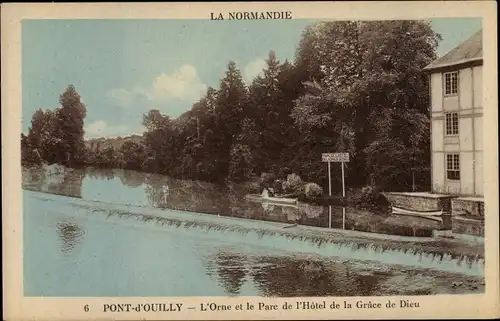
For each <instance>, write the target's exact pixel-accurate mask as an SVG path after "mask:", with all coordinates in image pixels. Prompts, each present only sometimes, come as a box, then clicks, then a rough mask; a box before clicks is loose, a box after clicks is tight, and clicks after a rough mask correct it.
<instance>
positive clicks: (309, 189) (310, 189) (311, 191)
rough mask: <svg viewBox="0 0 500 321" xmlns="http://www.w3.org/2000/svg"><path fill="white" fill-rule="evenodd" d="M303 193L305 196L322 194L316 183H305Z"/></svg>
mask: <svg viewBox="0 0 500 321" xmlns="http://www.w3.org/2000/svg"><path fill="white" fill-rule="evenodd" d="M305 193H306V196H307V197H318V196H322V195H323V189H322V188H321V186H319V185H318V184H316V183H307V184H306V186H305Z"/></svg>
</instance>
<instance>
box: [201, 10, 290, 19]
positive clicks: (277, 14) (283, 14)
mask: <svg viewBox="0 0 500 321" xmlns="http://www.w3.org/2000/svg"><path fill="white" fill-rule="evenodd" d="M287 19H292V12H291V11H266V12H247V11H242V12H228V13H222V12H210V20H287Z"/></svg>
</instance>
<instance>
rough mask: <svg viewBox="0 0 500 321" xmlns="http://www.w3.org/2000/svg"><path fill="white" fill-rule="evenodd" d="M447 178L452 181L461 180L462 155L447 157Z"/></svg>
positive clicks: (449, 155)
mask: <svg viewBox="0 0 500 321" xmlns="http://www.w3.org/2000/svg"><path fill="white" fill-rule="evenodd" d="M446 178H447V179H450V180H459V179H460V155H459V154H448V155H446Z"/></svg>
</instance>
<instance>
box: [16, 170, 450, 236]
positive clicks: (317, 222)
mask: <svg viewBox="0 0 500 321" xmlns="http://www.w3.org/2000/svg"><path fill="white" fill-rule="evenodd" d="M84 178H85V179H84ZM82 185H83V186H82ZM23 187H24V188H26V189H31V190H36V191H42V192H47V193H54V194H60V195H65V196H72V197H82V198H84V199H90V200H99V201H106V202H125V203H126V204H130V205H137V206H146V205H147V206H152V207H158V208H169V209H175V210H183V211H191V212H198V213H208V214H216V215H220V216H234V217H242V218H248V219H254V220H266V221H274V222H283V223H296V224H300V225H308V226H318V227H325V228H335V229H346V230H356V231H363V232H373V233H384V234H393V235H402V236H412V237H429V236H432V234H433V231H434V230H438V229H444V228H449V227H450V226H451V221H450V222H448V221H446V220H445V222H444V223H439V222H435V221H431V220H427V219H422V218H412V217H404V216H393V215H389V214H380V213H378V214H375V213H372V212H369V211H362V210H357V209H352V208H347V209H346V212H345V214H344V213H343V211H342V208H341V207H335V206H332V207H325V206H317V205H313V204H307V203H298V205H286V204H273V203H258V202H252V201H249V200H247V199H245V191H244V190H243V189H242V188H241V187H239V186H236V185H235V186H220V185H214V184H211V183H207V182H199V181H189V180H179V179H173V178H170V177H166V176H163V175H157V174H147V173H140V172H135V171H128V170H109V169H108V170H105V169H104V170H103V169H92V168H88V169H85V170H70V169H67V170H65V171H63V172H61V173H56V174H50V175H48V174H46V173H45V172H44V171H43V170H40V169H23ZM82 191H85V192H82Z"/></svg>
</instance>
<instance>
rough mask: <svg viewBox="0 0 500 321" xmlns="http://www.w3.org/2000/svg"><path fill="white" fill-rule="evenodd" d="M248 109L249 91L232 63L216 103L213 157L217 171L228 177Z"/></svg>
mask: <svg viewBox="0 0 500 321" xmlns="http://www.w3.org/2000/svg"><path fill="white" fill-rule="evenodd" d="M247 107H248V91H247V88H246V86H245V84H244V82H243V78H242V76H241V72H240V70H239V69H238V68H237V67H236V63H235V62H234V61H230V62H229V64H228V69H227V71H226V75H225V76H224V78H222V79H221V82H220V89H219V91H218V93H217V100H216V102H215V110H214V112H215V119H216V126H215V127H214V136H215V137H217V140H216V142H215V146H214V148H215V150H214V152H215V153H214V154H213V157H214V159H216V164H215V167H216V169H215V171H216V172H218V174H219V175H220V176H222V177H224V178H225V177H227V175H228V171H229V161H230V150H231V146H232V145H233V143H234V142H235V140H236V138H237V137H236V136H237V135H238V133H239V131H240V127H241V120H242V118H243V117H242V116H243V115H244V113H245V112H246V111H247V110H246V109H247Z"/></svg>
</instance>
